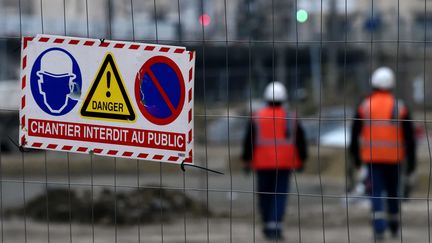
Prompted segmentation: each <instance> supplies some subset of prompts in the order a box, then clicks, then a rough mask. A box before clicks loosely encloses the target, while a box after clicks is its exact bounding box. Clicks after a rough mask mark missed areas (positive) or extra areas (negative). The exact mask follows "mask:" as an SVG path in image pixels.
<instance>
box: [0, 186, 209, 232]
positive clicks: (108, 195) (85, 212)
mask: <svg viewBox="0 0 432 243" xmlns="http://www.w3.org/2000/svg"><path fill="white" fill-rule="evenodd" d="M93 195H94V196H93V197H92V194H91V191H89V190H86V191H80V192H77V191H74V190H71V191H69V190H68V189H49V190H48V191H47V193H45V194H42V195H39V196H37V197H35V198H33V199H32V200H30V201H28V202H27V203H26V206H25V207H21V208H15V209H9V210H7V211H6V216H9V217H12V216H21V217H23V216H26V217H27V218H31V219H33V220H35V221H47V220H49V221H50V222H58V223H61V222H74V223H94V224H120V225H128V224H137V223H140V224H149V223H153V222H161V221H162V222H170V221H171V220H172V219H175V218H179V217H183V216H184V215H185V214H186V215H187V216H192V217H193V216H195V217H200V216H208V215H211V213H210V211H209V210H208V209H207V207H206V206H205V205H204V204H203V203H200V202H197V201H195V200H194V199H192V198H191V197H189V196H187V195H185V194H184V193H183V192H181V191H179V190H165V189H159V188H140V189H136V190H132V191H127V192H124V191H122V192H114V191H112V190H110V189H103V190H102V191H100V192H98V193H94V194H93Z"/></svg>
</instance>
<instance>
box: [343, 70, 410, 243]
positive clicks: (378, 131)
mask: <svg viewBox="0 0 432 243" xmlns="http://www.w3.org/2000/svg"><path fill="white" fill-rule="evenodd" d="M371 84H372V88H373V91H372V93H371V94H370V95H369V96H368V97H366V98H365V99H363V100H362V101H361V103H360V105H359V106H358V108H357V110H356V115H355V118H354V121H353V126H352V139H351V145H350V154H351V155H352V157H353V158H354V162H355V164H356V166H357V168H359V167H360V166H361V164H362V163H363V164H365V165H366V166H367V168H368V173H369V180H370V183H371V185H372V187H371V203H372V214H373V215H372V219H373V220H372V222H373V229H374V234H375V238H376V239H377V240H381V239H383V238H384V233H385V230H386V229H387V228H389V229H390V232H391V234H392V236H393V237H397V236H398V235H399V217H400V215H399V210H400V199H399V198H398V197H399V196H400V195H401V194H400V191H399V183H400V176H401V172H402V171H404V170H406V174H407V175H408V177H411V176H412V175H413V172H414V170H415V166H416V156H415V146H416V144H415V136H414V128H413V124H412V122H411V120H410V114H409V111H408V108H407V106H406V105H405V104H404V102H403V101H402V100H400V99H397V98H396V97H395V96H394V95H393V93H392V89H393V88H394V86H395V76H394V73H393V71H392V70H391V69H390V68H387V67H381V68H378V69H377V70H375V71H374V73H373V74H372V80H371ZM404 161H406V163H403V162H404ZM383 192H386V194H385V196H386V198H387V199H386V202H387V204H386V206H385V205H384V201H383V198H382V197H383ZM385 211H387V212H385Z"/></svg>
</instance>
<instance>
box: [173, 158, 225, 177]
mask: <svg viewBox="0 0 432 243" xmlns="http://www.w3.org/2000/svg"><path fill="white" fill-rule="evenodd" d="M185 165H187V166H190V167H195V168H198V169H200V170H205V171H210V172H213V173H215V174H219V175H223V174H224V173H222V172H219V171H216V170H212V169H208V168H205V167H201V166H198V165H191V164H185V161H184V160H183V162H182V163H181V164H180V168H181V170H182V171H183V172H186V169H185Z"/></svg>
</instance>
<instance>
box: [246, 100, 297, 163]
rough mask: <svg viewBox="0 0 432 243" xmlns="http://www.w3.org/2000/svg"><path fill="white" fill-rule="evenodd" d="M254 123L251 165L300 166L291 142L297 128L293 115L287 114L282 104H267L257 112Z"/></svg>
mask: <svg viewBox="0 0 432 243" xmlns="http://www.w3.org/2000/svg"><path fill="white" fill-rule="evenodd" d="M254 124H255V134H256V136H255V147H254V155H253V161H252V166H253V168H255V169H258V170H260V169H264V170H265V169H277V168H279V169H296V168H299V167H300V166H301V163H300V160H299V156H298V151H297V148H296V147H295V143H294V141H295V138H296V129H297V124H296V116H295V114H293V113H292V114H287V113H286V112H285V110H284V109H283V108H282V107H266V108H263V109H261V110H259V111H258V112H257V113H256V116H255V117H254ZM287 135H288V136H287Z"/></svg>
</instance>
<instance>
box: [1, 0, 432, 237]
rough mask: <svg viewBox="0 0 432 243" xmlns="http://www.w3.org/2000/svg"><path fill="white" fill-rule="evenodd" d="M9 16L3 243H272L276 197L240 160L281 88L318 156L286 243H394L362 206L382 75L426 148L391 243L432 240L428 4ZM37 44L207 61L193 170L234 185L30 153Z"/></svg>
mask: <svg viewBox="0 0 432 243" xmlns="http://www.w3.org/2000/svg"><path fill="white" fill-rule="evenodd" d="M0 6H1V8H0V13H1V16H0V23H1V24H0V43H1V44H0V66H1V67H0V81H1V83H0V84H1V85H0V92H1V95H0V96H2V98H1V97H0V99H1V100H2V101H1V103H2V104H1V105H0V107H1V108H0V116H1V117H2V125H1V134H0V136H1V137H0V140H1V152H0V182H1V186H0V216H1V217H0V218H1V221H0V232H1V234H0V235H1V238H0V240H1V242H2V243H3V242H25V243H27V242H29V243H30V242H71V243H72V242H116V243H117V242H267V241H268V240H267V239H266V238H265V237H264V235H263V232H262V227H263V224H262V222H261V217H260V215H259V207H258V196H259V195H263V194H267V192H262V191H259V190H257V183H258V182H257V176H256V174H255V173H253V172H252V173H251V172H247V171H245V170H244V169H243V163H242V161H241V153H242V149H243V148H242V145H243V138H244V135H245V133H246V131H247V129H250V130H251V129H252V126H250V125H248V124H249V121H250V119H251V118H252V116H251V114H252V113H253V111H255V110H256V109H257V108H258V107H262V106H263V105H264V102H263V101H262V92H263V91H264V88H265V86H266V85H267V84H268V83H270V82H271V81H274V80H279V81H281V82H282V83H284V84H285V86H286V87H287V90H288V96H289V101H288V102H287V103H289V109H290V110H291V111H294V112H296V113H297V114H298V118H297V119H298V121H299V122H300V123H302V125H303V126H304V129H305V132H306V141H307V143H308V153H309V158H308V160H307V162H306V164H305V168H304V171H302V172H300V171H293V172H292V175H291V180H290V183H289V187H290V190H289V192H288V193H286V194H287V195H288V201H287V203H286V207H287V211H286V213H285V217H284V220H283V222H281V225H280V226H279V227H281V228H282V229H283V230H284V238H281V239H276V242H353V243H354V242H381V241H379V238H378V237H377V235H376V234H374V233H373V230H372V225H371V220H373V219H375V216H376V215H375V214H372V213H371V209H370V207H371V206H370V203H369V200H370V196H368V195H366V194H363V193H356V188H357V186H358V184H356V183H357V181H356V179H355V177H356V172H355V170H354V169H353V163H352V159H351V157H350V155H349V153H348V147H349V144H350V133H351V125H352V123H353V122H354V121H355V120H358V119H355V118H353V117H354V113H355V107H356V105H358V102H359V101H360V100H361V98H362V97H364V96H365V95H367V94H368V93H369V92H370V91H371V80H370V76H371V74H372V72H373V71H374V70H375V69H376V68H377V67H380V66H389V67H390V68H392V69H393V70H394V72H395V74H396V88H395V93H396V94H397V96H398V97H400V98H403V99H404V101H405V103H406V104H407V105H408V107H409V108H410V110H411V117H410V119H408V120H409V121H411V122H412V123H413V124H414V125H415V133H416V141H417V142H416V143H417V148H416V150H417V169H416V181H415V182H413V181H408V178H407V177H405V176H404V173H402V172H403V171H404V170H405V165H404V164H401V165H400V166H398V170H399V171H400V172H401V173H400V176H401V178H400V181H401V189H402V187H403V186H402V185H407V186H410V188H411V189H412V191H411V194H410V195H409V196H408V195H401V196H400V197H398V198H397V199H399V201H398V203H399V205H400V207H401V210H400V212H399V213H398V219H399V221H400V233H399V234H398V235H397V236H396V237H394V238H387V241H385V242H431V222H430V221H431V215H430V199H431V197H430V193H431V174H432V159H431V158H432V155H431V150H430V141H429V129H430V128H431V120H430V115H431V108H432V103H431V102H430V101H429V100H428V99H427V97H429V96H430V95H431V94H432V93H431V91H430V90H431V89H430V87H429V85H430V78H429V77H430V72H431V70H430V69H428V67H429V66H430V65H431V64H432V62H431V57H432V55H431V52H430V51H431V45H430V43H431V41H432V36H431V33H432V29H431V28H432V9H431V6H430V4H429V2H428V1H426V0H424V1H400V0H371V1H362V2H358V1H353V0H320V1H312V0H290V1H284V0H271V1H265V0H235V1H227V0H206V1H204V0H177V1H172V0H153V1H150V0H147V1H138V0H94V1H93V0H92V1H89V0H63V1H55V0H25V1H23V0H0ZM300 10H302V11H304V12H302V11H300ZM305 12H306V15H305ZM38 33H42V34H56V35H69V36H82V37H89V38H100V39H113V40H125V41H134V42H146V43H156V44H173V45H179V46H186V47H187V48H188V49H190V50H194V51H196V58H197V59H196V73H195V77H196V78H195V84H196V87H195V94H194V96H195V107H194V112H195V113H194V120H195V125H194V126H195V128H194V140H195V148H194V150H195V154H194V161H195V163H196V165H198V166H202V167H204V168H208V169H210V170H215V171H219V172H222V173H223V175H219V174H216V173H212V172H211V171H206V170H200V169H197V168H192V167H186V170H185V171H184V172H183V171H182V170H181V169H180V167H179V166H174V165H167V164H157V163H153V162H146V161H142V160H136V161H135V160H134V161H132V160H127V159H120V158H107V157H99V156H96V155H92V154H88V155H82V154H73V153H61V152H52V151H33V150H32V151H25V150H22V149H20V148H19V147H18V146H17V145H16V144H17V142H16V141H17V138H18V126H19V124H18V123H19V120H18V104H19V103H18V102H19V97H20V95H19V91H17V90H19V89H17V88H16V87H18V80H19V58H20V45H21V38H22V37H23V36H34V35H36V34H38ZM14 95H16V97H15V96H14ZM15 101H16V102H15ZM14 102H15V103H14ZM360 120H364V121H366V122H367V121H370V120H366V119H360ZM397 121H401V120H399V119H397ZM248 126H249V127H248ZM398 142H399V141H398ZM275 143H276V141H275ZM278 172H279V171H276V177H277V176H278ZM276 180H278V178H277V179H276ZM270 194H272V195H274V193H270ZM382 198H383V199H387V198H388V197H387V196H385V195H384V196H382Z"/></svg>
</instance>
